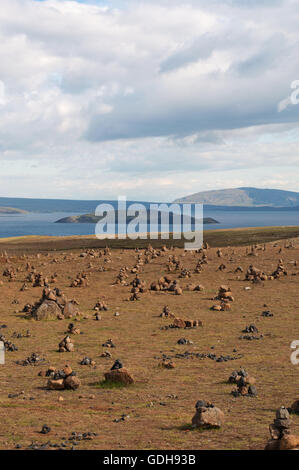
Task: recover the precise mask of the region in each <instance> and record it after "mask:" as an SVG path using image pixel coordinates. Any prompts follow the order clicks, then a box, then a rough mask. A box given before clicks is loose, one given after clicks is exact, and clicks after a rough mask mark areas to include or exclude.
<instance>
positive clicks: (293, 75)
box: [0, 0, 299, 201]
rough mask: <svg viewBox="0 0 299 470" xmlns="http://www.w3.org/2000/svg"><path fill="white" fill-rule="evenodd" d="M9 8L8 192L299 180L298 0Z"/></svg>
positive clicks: (154, 194)
mask: <svg viewBox="0 0 299 470" xmlns="http://www.w3.org/2000/svg"><path fill="white" fill-rule="evenodd" d="M0 7H1V8H0V119H1V121H0V122H1V124H0V158H1V161H0V163H1V166H0V188H1V189H0V196H11V197H13V196H18V197H50V198H73V199H115V198H117V197H118V195H126V196H127V197H128V198H130V199H138V200H161V201H162V200H165V201H171V200H173V199H175V198H177V197H180V196H184V195H187V194H191V193H193V192H197V191H202V190H208V189H221V188H228V187H240V186H255V187H270V188H278V189H288V190H294V191H299V170H298V169H299V151H298V149H299V146H298V143H299V104H297V105H296V101H297V99H298V102H299V29H298V24H299V8H298V0H221V1H220V0H219V1H218V0H196V1H195V0H194V1H192V0H185V1H182V0H181V1H179V0H136V1H135V0H127V1H125V0H121V1H120V0H119V1H117V0H110V1H109V0H101V1H100V0H98V1H96V0H93V1H91V0H81V1H65V0H44V1H37V0H1V5H0ZM296 80H298V83H297V84H296ZM292 84H293V87H294V88H291V85H292ZM296 89H297V90H298V94H296ZM291 94H293V95H292V98H291Z"/></svg>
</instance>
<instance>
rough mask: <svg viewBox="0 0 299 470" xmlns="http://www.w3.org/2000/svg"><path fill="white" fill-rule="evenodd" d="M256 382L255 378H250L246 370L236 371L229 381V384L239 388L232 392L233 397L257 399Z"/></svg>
mask: <svg viewBox="0 0 299 470" xmlns="http://www.w3.org/2000/svg"><path fill="white" fill-rule="evenodd" d="M255 382H256V380H255V378H254V377H251V376H249V375H248V373H247V372H246V370H245V369H243V368H241V369H240V370H234V371H233V372H232V373H231V375H230V377H229V379H228V383H230V384H236V385H237V388H236V389H233V390H232V395H233V396H234V397H240V396H243V397H244V396H249V397H256V396H257V390H256V387H255V385H254V384H255Z"/></svg>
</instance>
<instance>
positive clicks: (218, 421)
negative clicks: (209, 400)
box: [192, 406, 224, 428]
mask: <svg viewBox="0 0 299 470" xmlns="http://www.w3.org/2000/svg"><path fill="white" fill-rule="evenodd" d="M223 423H224V414H223V412H222V411H221V410H220V409H219V408H216V407H215V406H208V407H205V406H203V407H199V408H197V410H196V413H195V415H194V416H193V418H192V425H193V426H194V427H200V428H220V427H221V426H222V425H223Z"/></svg>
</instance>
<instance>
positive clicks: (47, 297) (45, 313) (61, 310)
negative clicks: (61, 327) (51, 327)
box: [23, 288, 81, 320]
mask: <svg viewBox="0 0 299 470" xmlns="http://www.w3.org/2000/svg"><path fill="white" fill-rule="evenodd" d="M23 312H24V313H26V316H27V318H33V319H35V320H54V319H58V320H63V319H65V318H72V317H76V316H79V317H80V316H81V313H80V311H79V309H78V302H77V301H76V300H67V299H66V297H65V296H64V294H63V293H62V292H61V291H60V289H57V288H55V289H53V290H51V289H49V288H45V289H44V290H43V293H42V297H41V299H40V300H39V301H38V302H36V303H35V304H34V305H31V304H26V305H25V307H24V308H23Z"/></svg>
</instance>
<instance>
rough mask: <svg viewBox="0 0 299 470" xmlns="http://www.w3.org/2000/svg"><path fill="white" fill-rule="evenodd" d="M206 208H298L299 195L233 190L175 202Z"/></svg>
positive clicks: (196, 194) (198, 195)
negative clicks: (201, 205)
mask: <svg viewBox="0 0 299 470" xmlns="http://www.w3.org/2000/svg"><path fill="white" fill-rule="evenodd" d="M174 202H175V203H198V204H200V203H201V204H204V205H205V206H226V207H242V208H243V207H251V208H261V207H263V208H265V209H266V208H267V207H269V208H270V207H272V208H296V207H297V208H298V206H299V193H297V192H293V191H283V190H281V189H257V188H232V189H220V190H213V191H202V192H199V193H195V194H191V195H190V196H185V197H182V198H179V199H176V200H175V201H174Z"/></svg>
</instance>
